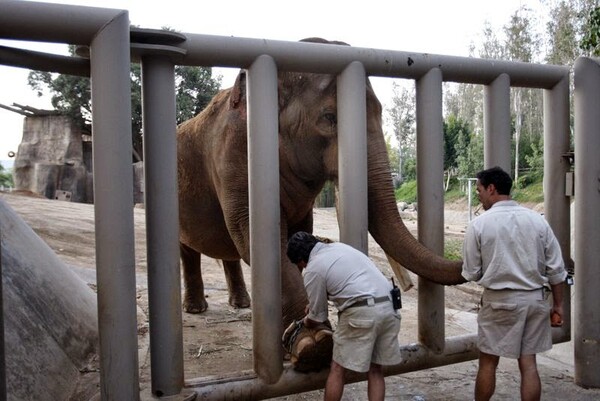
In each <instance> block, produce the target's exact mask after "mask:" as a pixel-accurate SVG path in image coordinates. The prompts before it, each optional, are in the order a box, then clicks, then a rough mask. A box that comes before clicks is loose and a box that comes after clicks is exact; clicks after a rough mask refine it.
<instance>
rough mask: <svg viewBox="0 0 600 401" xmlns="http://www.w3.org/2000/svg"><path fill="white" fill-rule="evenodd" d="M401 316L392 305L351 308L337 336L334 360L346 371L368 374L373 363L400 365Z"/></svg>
mask: <svg viewBox="0 0 600 401" xmlns="http://www.w3.org/2000/svg"><path fill="white" fill-rule="evenodd" d="M399 331H400V314H399V313H397V312H396V311H395V310H394V308H393V307H392V302H391V301H390V302H382V303H379V304H375V305H373V306H360V307H355V308H348V309H346V310H344V311H343V312H342V313H340V314H339V321H338V326H337V329H336V330H335V332H334V333H333V360H334V361H335V362H337V363H338V364H340V365H341V366H343V367H344V368H346V369H350V370H353V371H356V372H367V371H368V370H369V367H370V365H371V363H376V364H379V365H395V364H397V363H400V361H401V360H402V357H401V355H400V346H399V344H398V332H399Z"/></svg>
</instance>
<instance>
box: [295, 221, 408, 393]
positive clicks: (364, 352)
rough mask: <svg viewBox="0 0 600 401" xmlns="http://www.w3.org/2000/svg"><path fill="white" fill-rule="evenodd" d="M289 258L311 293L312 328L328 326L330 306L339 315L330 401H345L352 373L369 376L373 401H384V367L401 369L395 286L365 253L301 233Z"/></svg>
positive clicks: (308, 319) (309, 317)
mask: <svg viewBox="0 0 600 401" xmlns="http://www.w3.org/2000/svg"><path fill="white" fill-rule="evenodd" d="M287 256H288V258H289V259H290V261H291V262H292V263H294V264H295V265H296V266H298V268H299V269H300V271H301V272H302V276H303V278H304V285H305V287H306V291H307V293H308V300H309V304H308V313H307V315H306V317H305V318H304V325H305V326H306V327H309V328H311V327H315V326H317V325H320V324H322V323H323V322H325V321H326V320H327V317H328V311H327V305H328V304H327V301H328V300H330V301H332V302H333V304H334V305H335V307H336V308H337V310H338V326H337V330H336V331H335V332H334V334H333V342H334V343H333V358H332V362H331V369H330V371H329V376H328V378H327V384H326V385H325V400H327V401H329V400H340V399H341V398H342V394H343V391H344V373H345V371H346V369H348V370H353V371H357V372H368V374H367V378H368V397H369V400H370V401H375V400H380V401H383V399H384V396H385V380H384V376H383V370H382V365H394V364H397V363H400V360H401V356H400V347H399V345H398V332H399V330H400V314H399V313H397V312H396V311H395V310H394V308H393V305H392V302H391V298H390V290H391V289H392V285H391V284H390V283H389V282H388V280H387V279H386V278H385V276H384V275H383V274H382V273H381V272H380V271H379V269H378V268H377V266H375V264H373V262H372V261H371V260H370V259H369V258H368V257H367V256H366V255H365V254H363V253H362V252H360V251H358V250H356V249H354V248H352V247H351V246H348V245H345V244H342V243H324V242H321V241H320V240H319V239H317V238H316V237H314V236H313V235H311V234H309V233H306V232H303V231H300V232H297V233H295V234H294V235H293V236H292V237H291V238H290V240H289V242H288V246H287Z"/></svg>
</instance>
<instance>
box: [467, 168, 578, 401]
mask: <svg viewBox="0 0 600 401" xmlns="http://www.w3.org/2000/svg"><path fill="white" fill-rule="evenodd" d="M511 187H512V179H511V178H510V176H509V175H508V174H507V173H506V172H505V171H504V170H502V169H501V168H500V167H493V168H490V169H487V170H483V171H481V172H479V173H477V195H478V197H479V201H480V202H481V204H482V205H483V208H484V209H485V210H486V212H485V213H483V214H482V215H481V216H479V217H477V218H475V219H474V220H472V221H471V223H470V224H469V226H468V228H467V232H466V235H465V242H464V248H463V259H464V262H463V272H462V275H463V277H464V278H466V279H467V280H469V281H476V282H477V283H478V284H479V285H481V286H483V287H484V290H483V296H482V298H481V309H480V311H479V316H478V318H477V323H478V335H479V338H478V346H479V351H480V353H479V371H478V372H477V379H476V382H475V400H476V401H483V400H489V399H490V398H491V397H492V395H493V394H494V390H495V386H496V367H497V366H498V361H499V359H500V357H501V356H503V357H508V358H514V359H518V361H519V370H520V372H521V400H524V401H529V400H539V399H540V396H541V382H540V377H539V374H538V371H537V364H536V354H537V353H539V352H543V351H547V350H549V349H550V348H552V333H551V330H550V325H551V323H550V316H551V312H552V315H553V319H552V320H553V323H552V325H556V326H560V325H562V316H563V307H562V302H563V283H564V281H565V278H566V277H567V272H566V271H565V268H564V262H563V258H562V255H561V251H560V246H559V244H558V241H557V240H556V237H555V236H554V233H553V232H552V229H551V228H550V226H549V225H548V223H547V222H546V220H545V219H544V218H543V217H542V216H541V215H540V214H538V213H536V212H534V211H532V210H530V209H527V208H525V207H522V206H520V205H519V204H518V203H517V202H515V201H513V200H511V197H510V190H511ZM548 285H549V286H550V287H551V289H552V299H553V303H552V308H550V306H549V304H548V302H547V301H546V300H545V296H544V294H545V289H546V288H547V286H548Z"/></svg>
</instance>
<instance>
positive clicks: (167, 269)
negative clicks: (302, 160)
mask: <svg viewBox="0 0 600 401" xmlns="http://www.w3.org/2000/svg"><path fill="white" fill-rule="evenodd" d="M0 7H1V8H2V12H1V13H0V38H4V39H13V40H33V41H44V42H58V43H68V44H76V45H86V46H89V47H90V59H89V60H86V59H74V58H70V57H61V56H54V55H47V54H43V53H37V52H31V51H24V50H21V49H15V48H9V47H0V63H2V64H5V65H12V66H17V67H24V68H32V69H40V70H49V71H55V72H60V73H66V74H74V75H83V76H85V75H90V76H91V77H92V80H93V86H92V88H93V93H92V100H93V104H94V108H93V131H94V135H93V152H94V153H93V155H94V186H95V190H94V192H95V194H96V195H95V196H96V198H95V216H96V244H97V251H96V252H97V263H96V268H97V281H98V320H99V330H100V355H101V360H100V361H101V393H102V399H105V400H109V399H131V400H134V399H138V398H139V390H138V383H139V377H138V360H137V330H136V313H135V307H136V299H135V275H134V265H135V262H134V254H133V252H134V251H133V249H134V247H133V241H134V237H133V211H132V208H131V205H132V175H131V166H130V160H131V156H130V155H131V126H130V117H131V111H130V103H129V99H130V90H129V63H130V54H131V55H132V56H133V58H135V59H137V60H139V61H140V62H141V64H142V71H143V83H142V84H143V114H144V117H143V118H144V138H145V144H144V152H145V158H144V160H145V161H144V163H145V180H146V213H147V238H148V286H149V302H150V341H151V367H152V392H153V394H154V395H156V396H169V395H175V394H181V395H182V396H185V394H186V392H187V393H190V394H191V392H196V393H197V394H198V396H200V397H205V398H210V397H213V398H215V399H221V398H225V397H226V396H231V397H234V398H235V397H236V396H237V397H240V398H244V397H246V398H247V397H249V396H250V394H251V395H252V397H256V398H266V397H273V396H278V395H284V394H289V393H294V392H299V391H308V390H312V389H316V388H319V387H322V385H323V383H324V380H325V372H321V373H318V374H312V375H310V376H308V378H307V376H306V375H302V376H300V375H298V374H296V373H295V372H293V370H291V369H289V368H285V369H284V367H283V364H282V362H281V361H282V358H281V356H282V355H281V352H282V351H281V345H280V336H279V333H267V332H266V331H263V332H262V333H261V336H253V338H254V340H253V341H254V344H253V345H254V346H253V350H254V351H253V353H254V366H255V372H256V374H246V375H241V376H240V377H239V378H237V380H234V381H207V380H204V379H202V378H198V379H191V380H188V381H187V383H184V379H183V357H182V353H183V350H182V341H183V340H182V327H181V303H180V298H179V296H177V297H174V296H172V295H173V294H178V295H179V294H180V276H179V252H178V246H177V241H176V239H177V237H178V222H177V221H178V218H177V213H176V212H174V211H176V210H177V188H176V181H177V180H176V144H175V91H174V88H175V86H174V80H173V71H174V65H175V64H183V65H199V66H222V67H239V68H246V69H248V109H249V118H248V122H249V124H248V135H249V148H248V157H249V174H250V177H249V179H250V221H251V239H252V238H256V235H257V233H260V235H261V241H252V240H251V246H252V250H251V265H252V269H253V274H252V288H253V289H254V291H253V298H254V302H253V327H254V330H255V332H256V330H257V329H258V328H260V327H278V326H279V324H280V314H278V313H273V312H270V311H269V310H268V308H266V305H279V306H280V296H279V293H280V284H279V268H280V267H279V263H280V255H279V252H280V250H279V225H278V223H279V211H278V210H279V207H278V206H279V182H278V173H277V171H278V169H275V168H273V166H276V165H278V154H277V116H278V112H277V71H278V70H293V71H299V72H316V73H331V74H336V75H338V99H340V100H339V102H338V103H339V104H338V121H339V133H340V134H339V139H338V140H339V147H340V166H339V170H340V177H339V187H340V215H341V217H340V239H341V240H342V241H343V242H346V243H349V244H351V245H354V246H355V247H357V248H359V249H362V250H366V244H367V215H366V210H367V208H366V201H367V200H366V185H367V183H366V136H365V132H366V118H365V116H366V104H365V99H364V85H365V75H370V76H381V77H391V78H406V79H413V80H414V81H415V83H416V89H417V159H418V160H419V159H420V160H427V161H428V162H427V163H419V165H418V177H417V178H418V198H419V210H420V211H421V212H420V216H419V222H418V224H419V227H418V228H419V239H420V241H421V242H422V243H424V244H425V245H426V246H428V247H429V248H430V249H432V250H434V251H436V252H438V253H440V254H441V253H442V252H443V232H444V230H443V157H442V156H443V153H442V152H443V150H442V149H443V146H442V141H443V137H442V84H443V82H446V81H449V82H457V83H473V84H480V85H484V88H485V89H484V165H485V167H490V166H493V165H499V166H501V167H503V168H504V169H506V170H510V140H511V135H510V108H509V99H510V87H511V86H517V87H518V86H522V87H532V88H542V89H544V188H545V210H546V217H547V219H548V221H549V223H550V225H551V226H552V228H553V229H554V231H555V233H556V235H557V238H558V240H559V242H560V244H561V248H562V251H563V254H564V255H565V259H568V258H569V255H570V254H571V252H570V244H569V232H570V231H569V229H570V215H569V199H568V197H566V196H565V175H566V173H567V172H568V171H569V170H570V165H569V163H568V161H567V160H566V158H565V157H563V155H564V154H566V153H567V152H568V151H569V71H568V69H567V68H566V67H560V66H549V65H533V64H526V63H517V62H507V61H499V60H481V59H472V58H464V57H450V56H439V55H430V54H416V53H407V52H400V51H386V50H375V49H365V48H353V47H348V46H334V45H321V44H313V43H297V42H283V41H275V40H257V39H244V38H232V37H218V36H208V35H199V34H177V33H173V32H163V31H153V30H144V29H134V28H131V27H130V26H129V21H128V13H127V11H125V10H112V9H103V8H90V7H80V6H64V5H56V4H46V3H34V2H22V1H15V0H8V1H2V2H0ZM579 66H580V68H579V70H585V74H584V73H582V74H581V76H582V78H581V81H579V78H578V77H577V76H576V78H575V85H576V86H575V87H576V93H575V95H576V104H577V105H579V104H581V105H582V106H584V107H581V108H580V109H578V110H577V111H576V124H577V130H576V145H577V149H576V154H577V157H578V163H577V165H576V167H575V171H576V179H577V183H578V185H577V188H576V195H577V197H576V199H577V203H576V206H577V211H578V213H577V219H576V222H577V223H578V224H579V223H581V226H579V225H578V224H577V225H576V236H577V238H578V242H577V245H576V251H575V262H576V264H577V266H578V271H577V273H578V274H577V276H576V280H577V283H578V284H580V285H581V287H578V293H577V298H576V301H577V302H578V303H577V309H578V313H577V315H576V325H575V328H576V331H575V373H576V381H577V382H578V384H580V385H582V386H587V387H598V386H600V382H598V380H599V379H598V377H595V376H594V372H598V370H599V369H600V355H599V351H598V345H597V340H598V337H599V335H598V330H599V329H598V328H599V327H600V321H599V320H600V318H598V315H597V313H592V312H596V311H595V310H594V309H593V308H595V306H596V305H597V300H598V298H597V295H593V294H595V293H596V289H597V288H598V284H599V283H598V276H599V274H598V263H600V255H596V254H595V253H592V256H590V253H591V252H590V249H596V248H597V247H596V244H597V242H598V238H599V235H600V233H598V230H600V224H598V221H597V218H592V217H591V216H593V215H595V213H594V214H588V213H590V212H592V211H593V210H594V207H596V208H597V206H598V205H599V204H600V199H598V193H597V192H598V191H593V190H592V191H586V190H584V189H588V188H592V189H597V188H598V173H597V171H598V170H599V169H598V168H597V167H596V164H598V160H593V158H592V157H591V154H593V153H594V154H596V155H597V153H598V150H599V149H600V143H598V139H597V138H594V136H596V137H598V135H597V127H598V126H600V124H598V121H597V119H598V117H597V116H598V115H599V114H600V113H598V109H599V108H600V105H599V103H600V102H599V100H598V95H597V94H598V93H600V90H596V92H595V94H594V93H592V92H591V89H590V88H597V87H598V86H600V85H599V84H598V82H599V81H600V78H599V76H600V73H599V71H598V66H597V64H596V63H595V62H594V61H590V60H584V61H581V62H579ZM576 70H577V69H576ZM576 72H577V71H576ZM584 75H585V77H584ZM580 82H581V84H580V85H578V83H580ZM587 99H591V101H588V100H587ZM257 116H260V118H258V117H257ZM580 123H581V124H580ZM580 127H581V128H580ZM580 151H581V155H580V154H579V152H580ZM592 152H593V153H592ZM588 155H589V156H588ZM596 159H597V157H596ZM267 205H269V206H271V207H265V206H267ZM347 216H352V218H351V219H350V218H348V217H347ZM594 223H595V224H594ZM584 229H585V231H584ZM258 269H260V270H258ZM259 277H260V278H262V279H261V280H259ZM265 278H266V280H265ZM569 302H570V296H569V292H568V291H567V296H566V297H565V303H566V305H565V311H567V312H566V315H567V316H565V318H566V319H565V321H566V324H565V326H564V327H563V328H561V329H554V331H553V339H554V342H563V341H568V340H569V339H570V330H571V324H570V323H571V319H570V310H571V308H570V304H569ZM274 309H277V308H274ZM443 316H444V288H443V287H442V286H439V285H435V284H432V283H429V282H426V281H425V280H422V279H420V282H419V342H418V343H415V344H411V345H407V346H403V347H402V353H403V357H404V361H403V362H402V363H401V364H400V365H397V366H394V367H391V368H389V369H386V374H387V375H389V374H398V373H403V372H408V371H411V370H417V369H425V368H429V367H434V366H440V365H444V364H450V363H456V362H462V361H466V360H470V359H474V358H476V347H475V335H474V334H471V335H466V336H460V337H452V338H445V334H444V318H443ZM584 316H585V318H584ZM589 316H594V317H593V318H592V319H590V317H589ZM265 333H267V335H264V334H265ZM594 341H596V342H594ZM596 376H597V375H596ZM361 379H364V376H363V375H355V376H353V377H352V378H351V380H354V381H356V380H361Z"/></svg>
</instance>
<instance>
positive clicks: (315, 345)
mask: <svg viewBox="0 0 600 401" xmlns="http://www.w3.org/2000/svg"><path fill="white" fill-rule="evenodd" d="M332 351H333V337H332V332H331V331H330V330H320V331H318V332H317V333H315V334H314V336H312V335H311V336H306V337H303V338H302V339H301V340H299V341H298V342H297V344H296V352H292V358H291V359H292V363H293V364H294V369H296V370H297V371H300V372H311V371H319V370H321V369H323V368H326V367H328V366H329V364H330V362H331V356H332Z"/></svg>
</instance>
